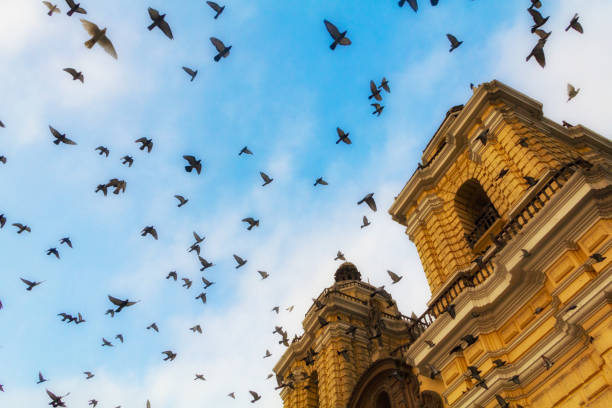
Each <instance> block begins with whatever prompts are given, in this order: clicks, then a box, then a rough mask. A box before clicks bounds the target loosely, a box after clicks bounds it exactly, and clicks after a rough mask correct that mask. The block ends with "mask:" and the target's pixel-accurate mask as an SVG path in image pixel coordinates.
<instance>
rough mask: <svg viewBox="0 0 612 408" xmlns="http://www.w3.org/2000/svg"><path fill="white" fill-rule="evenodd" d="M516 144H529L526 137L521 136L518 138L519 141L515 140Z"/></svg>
mask: <svg viewBox="0 0 612 408" xmlns="http://www.w3.org/2000/svg"><path fill="white" fill-rule="evenodd" d="M517 144H518V145H521V146H522V147H529V144H528V143H527V138H526V137H521V138H520V139H519V141H518V142H517Z"/></svg>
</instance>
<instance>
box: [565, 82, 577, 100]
mask: <svg viewBox="0 0 612 408" xmlns="http://www.w3.org/2000/svg"><path fill="white" fill-rule="evenodd" d="M578 92H580V88H578V89H576V88H574V85H572V84H567V101H568V102H569V101H571V100H572V99H574V98H575V97H576V95H578Z"/></svg>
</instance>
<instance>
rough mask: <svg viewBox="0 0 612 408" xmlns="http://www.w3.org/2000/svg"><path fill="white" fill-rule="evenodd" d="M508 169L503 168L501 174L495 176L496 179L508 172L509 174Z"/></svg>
mask: <svg viewBox="0 0 612 408" xmlns="http://www.w3.org/2000/svg"><path fill="white" fill-rule="evenodd" d="M508 171H509V170H508V169H506V168H503V169H501V170H500V172H499V174H498V175H497V177H496V178H495V180H499V179H501V178H503V177H504V176H505V175H506V174H508Z"/></svg>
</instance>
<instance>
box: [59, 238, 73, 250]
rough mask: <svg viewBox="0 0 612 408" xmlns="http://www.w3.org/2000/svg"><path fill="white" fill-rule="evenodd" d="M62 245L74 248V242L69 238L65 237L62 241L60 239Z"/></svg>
mask: <svg viewBox="0 0 612 408" xmlns="http://www.w3.org/2000/svg"><path fill="white" fill-rule="evenodd" d="M62 244H66V245H68V247H70V248H72V241H70V238H69V237H64V238H62V239H60V245H62Z"/></svg>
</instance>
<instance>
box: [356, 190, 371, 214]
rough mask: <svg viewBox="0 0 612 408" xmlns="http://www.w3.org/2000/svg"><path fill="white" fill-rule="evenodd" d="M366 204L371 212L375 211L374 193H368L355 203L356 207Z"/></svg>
mask: <svg viewBox="0 0 612 408" xmlns="http://www.w3.org/2000/svg"><path fill="white" fill-rule="evenodd" d="M362 203H366V204H367V205H368V207H370V209H371V210H372V211H376V201H374V193H369V194H367V195H366V196H365V197H363V198H362V199H361V200H359V201H358V202H357V205H361V204H362Z"/></svg>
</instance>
